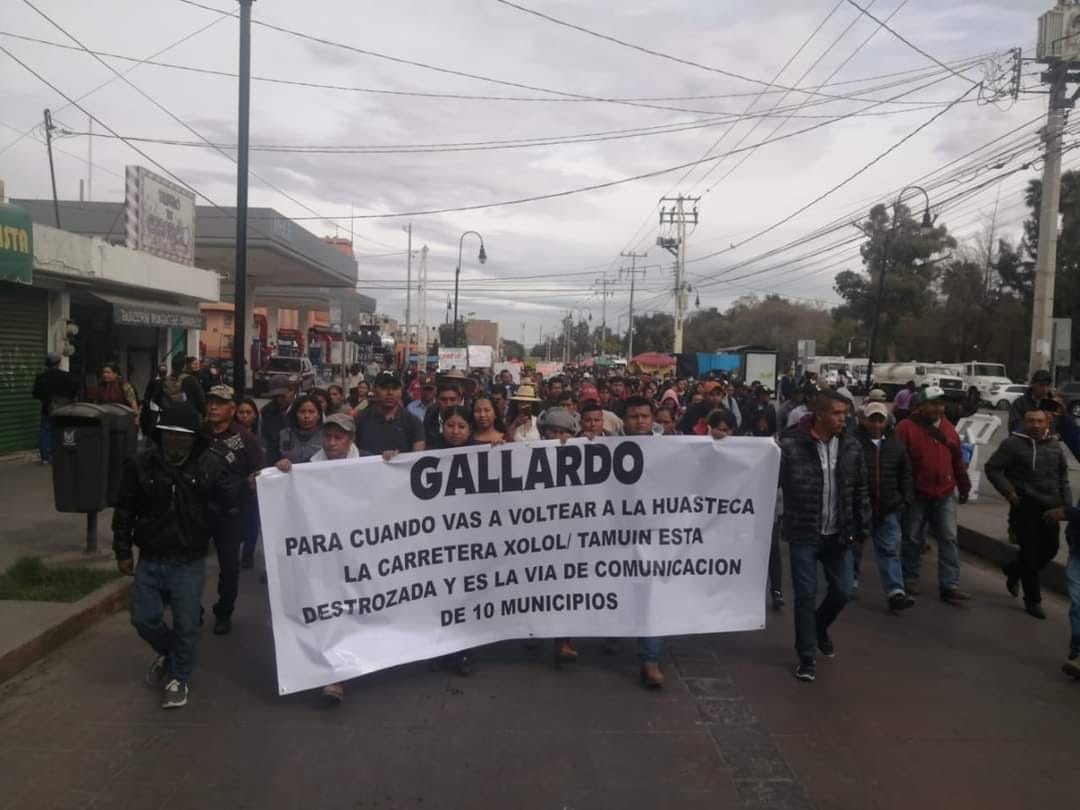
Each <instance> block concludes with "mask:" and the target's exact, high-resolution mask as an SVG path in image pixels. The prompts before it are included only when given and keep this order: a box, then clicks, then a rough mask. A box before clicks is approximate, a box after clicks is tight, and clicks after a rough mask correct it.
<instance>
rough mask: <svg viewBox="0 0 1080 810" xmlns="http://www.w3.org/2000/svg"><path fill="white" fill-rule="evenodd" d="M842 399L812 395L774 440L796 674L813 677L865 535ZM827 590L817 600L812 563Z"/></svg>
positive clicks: (861, 491) (860, 466)
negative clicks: (805, 412)
mask: <svg viewBox="0 0 1080 810" xmlns="http://www.w3.org/2000/svg"><path fill="white" fill-rule="evenodd" d="M847 413H848V401H847V400H846V399H844V398H843V397H842V396H840V395H839V394H837V393H836V392H835V391H822V392H820V393H819V394H818V395H817V397H816V398H815V399H814V405H813V413H812V414H811V415H809V416H807V417H806V418H804V419H803V420H802V421H800V422H799V424H797V425H796V426H795V427H793V428H791V429H790V430H788V431H787V432H785V433H784V434H783V436H782V438H781V440H780V450H781V455H780V488H781V490H782V491H783V496H784V518H783V520H784V524H783V525H784V532H783V537H784V540H786V541H787V542H788V543H790V546H791V581H792V584H793V585H794V589H795V611H794V613H795V650H796V652H797V653H798V655H799V664H798V666H797V667H796V669H795V677H796V678H798V679H799V680H801V681H813V680H814V678H815V677H816V672H817V671H816V665H815V659H816V656H817V653H818V651H820V652H821V654H822V655H824V656H825V657H826V658H832V657H833V655H835V651H834V648H833V643H832V639H831V638H830V637H829V625H831V624H832V623H833V621H834V620H835V619H836V617H837V616H838V615H839V613H840V611H841V610H843V608H844V605H846V604H847V600H848V594H849V593H850V592H851V576H852V571H851V546H852V544H853V543H855V542H862V541H864V540H865V539H866V538H867V537H869V536H870V533H871V522H870V521H871V516H870V500H869V497H868V494H867V484H866V464H865V463H864V461H863V454H862V448H861V447H860V445H859V442H858V441H856V440H855V439H854V438H853V437H851V436H850V435H848V434H845V432H844V425H845V423H846V421H847ZM818 562H820V563H821V565H822V568H824V569H825V580H826V582H827V583H828V593H827V594H826V595H825V599H824V600H823V601H822V603H821V605H820V606H818V607H817V609H816V610H815V604H816V602H817V564H818Z"/></svg>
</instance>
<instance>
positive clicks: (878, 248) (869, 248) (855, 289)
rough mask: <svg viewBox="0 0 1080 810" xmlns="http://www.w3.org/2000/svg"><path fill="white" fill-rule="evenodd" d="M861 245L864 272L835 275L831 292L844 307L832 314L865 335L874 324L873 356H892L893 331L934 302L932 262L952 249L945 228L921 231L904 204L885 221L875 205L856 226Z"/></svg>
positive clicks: (880, 207) (934, 268) (882, 208)
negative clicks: (860, 327)
mask: <svg viewBox="0 0 1080 810" xmlns="http://www.w3.org/2000/svg"><path fill="white" fill-rule="evenodd" d="M861 229H862V231H863V233H864V234H865V235H866V241H865V242H864V243H863V245H862V247H861V248H860V251H859V252H860V254H861V256H862V261H863V267H864V271H863V272H861V273H856V272H854V271H852V270H845V271H843V272H841V273H839V274H838V275H837V276H836V283H835V287H834V289H835V290H836V293H837V294H838V295H839V296H840V297H841V298H843V299H844V304H843V305H842V306H840V307H838V308H836V310H834V312H833V317H834V318H835V319H837V320H839V319H843V318H853V319H855V320H856V321H858V322H859V323H861V324H863V327H864V329H865V330H866V331H867V333H869V332H870V331H871V329H872V326H873V323H874V320H875V319H876V320H877V323H878V347H876V348H875V354H877V355H878V357H879V358H880V357H882V356H886V357H889V356H894V355H895V341H896V333H897V328H898V326H899V325H900V323H901V321H902V320H904V319H905V318H916V319H917V318H919V317H920V316H921V315H922V314H923V313H925V312H926V311H927V310H928V309H929V308H930V307H932V306H933V304H934V303H935V294H934V284H935V282H936V281H937V278H938V275H939V272H940V268H939V267H938V263H937V261H935V260H934V257H940V256H941V254H943V253H944V252H945V251H946V250H948V249H950V248H954V247H956V240H955V239H953V238H952V237H951V236H949V234H948V231H947V229H946V228H945V226H944V225H939V226H931V227H930V228H928V229H926V230H925V231H924V230H923V228H922V225H921V223H920V222H919V221H916V220H915V219H913V218H912V216H911V212H910V211H909V209H908V208H907V207H906V206H904V205H899V206H897V207H896V208H895V210H894V213H893V215H891V216H890V214H889V210H888V209H887V208H886V207H885V206H884V205H880V204H879V205H875V206H874V207H873V208H872V209H870V216H869V217H868V218H867V220H866V222H864V223H863V224H862V226H861ZM886 247H887V248H888V251H887V252H888V267H885V268H884V272H885V293H884V296H883V298H882V302H881V311H880V312H878V311H877V295H878V288H879V281H880V279H881V273H882V271H883V267H882V263H883V261H884V259H885V253H886Z"/></svg>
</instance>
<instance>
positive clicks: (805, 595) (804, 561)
mask: <svg viewBox="0 0 1080 810" xmlns="http://www.w3.org/2000/svg"><path fill="white" fill-rule="evenodd" d="M818 562H820V563H821V567H822V568H823V569H824V570H825V582H826V583H827V585H828V592H827V593H826V594H825V599H823V600H822V602H821V605H820V606H818V605H817V587H818V578H817V564H818ZM851 580H852V568H851V549H850V548H849V547H848V546H846V545H841V544H840V541H839V538H838V537H836V536H833V537H823V538H821V542H820V543H818V544H817V545H812V544H809V543H792V544H791V584H792V587H793V588H794V589H795V651H796V652H797V653H798V654H799V658H800V659H808V660H811V661H812V660H814V658H815V657H816V656H817V641H818V636H819V635H824V634H825V632H826V631H827V630H828V629H829V625H831V624H832V623H833V622H834V621H835V620H836V617H837V616H838V615H840V611H841V610H843V609H844V605H846V604H847V601H848V594H849V593H851V584H852V583H851Z"/></svg>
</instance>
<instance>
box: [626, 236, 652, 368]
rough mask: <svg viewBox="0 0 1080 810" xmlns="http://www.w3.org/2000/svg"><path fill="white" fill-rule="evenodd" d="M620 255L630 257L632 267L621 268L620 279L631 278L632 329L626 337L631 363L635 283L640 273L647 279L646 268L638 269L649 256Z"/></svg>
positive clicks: (637, 254) (638, 254)
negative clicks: (640, 261)
mask: <svg viewBox="0 0 1080 810" xmlns="http://www.w3.org/2000/svg"><path fill="white" fill-rule="evenodd" d="M619 255H620V256H629V257H630V267H629V269H628V268H626V267H621V268H619V278H620V279H621V278H622V277H623V276H624V275H628V276H630V328H629V330H627V336H626V359H627V361H629V360H630V358H632V357H633V356H634V282H635V281H637V275H638V273H641V277H642V278H644V277H645V268H644V267H642V268H641V269H640V270H639V269H638V267H637V260H638V259H644V258H645V257H646V256H648V255H649V254H648V253H647V252H646V253H634V252H633V251H631V252H629V253H620V254H619Z"/></svg>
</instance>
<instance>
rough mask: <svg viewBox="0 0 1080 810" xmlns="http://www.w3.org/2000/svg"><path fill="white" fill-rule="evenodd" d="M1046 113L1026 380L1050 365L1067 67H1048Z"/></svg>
mask: <svg viewBox="0 0 1080 810" xmlns="http://www.w3.org/2000/svg"><path fill="white" fill-rule="evenodd" d="M1049 72H1050V74H1051V85H1050V111H1049V113H1048V114H1047V121H1046V163H1045V166H1044V168H1043V181H1042V201H1041V203H1040V206H1039V247H1038V257H1037V259H1038V262H1037V264H1036V268H1035V300H1034V306H1033V308H1032V317H1031V354H1030V359H1029V361H1028V377H1030V376H1031V375H1032V374H1034V373H1035V372H1036V371H1039V370H1040V369H1049V368H1050V366H1051V357H1050V350H1051V343H1052V342H1053V340H1052V339H1053V334H1054V322H1053V318H1054V274H1055V272H1056V271H1057V242H1058V209H1059V207H1060V205H1061V130H1062V127H1063V125H1064V122H1065V111H1066V110H1065V108H1066V106H1067V105H1068V101H1067V100H1066V98H1065V91H1066V86H1065V82H1066V77H1067V76H1068V65H1066V64H1059V65H1054V66H1052V67H1051V68H1050V71H1049Z"/></svg>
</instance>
